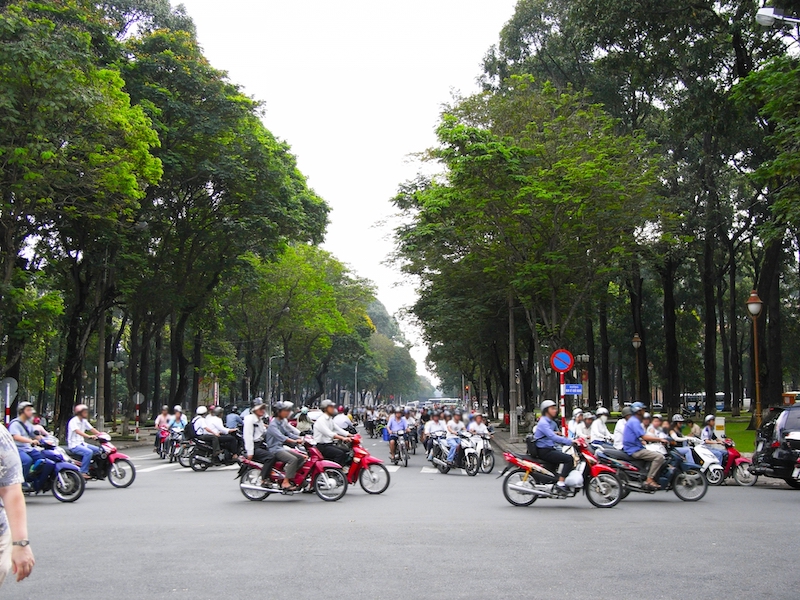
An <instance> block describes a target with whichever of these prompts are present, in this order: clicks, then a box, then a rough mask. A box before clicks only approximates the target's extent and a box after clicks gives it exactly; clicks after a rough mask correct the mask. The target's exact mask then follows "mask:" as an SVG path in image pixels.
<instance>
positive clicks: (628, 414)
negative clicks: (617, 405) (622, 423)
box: [622, 406, 633, 418]
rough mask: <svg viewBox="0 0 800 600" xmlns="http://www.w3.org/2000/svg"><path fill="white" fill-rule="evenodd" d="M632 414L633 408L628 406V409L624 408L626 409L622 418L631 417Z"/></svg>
mask: <svg viewBox="0 0 800 600" xmlns="http://www.w3.org/2000/svg"><path fill="white" fill-rule="evenodd" d="M632 414H633V411H632V410H631V407H630V406H626V407H624V408H623V409H622V416H623V418H624V417H630V416H631V415H632Z"/></svg>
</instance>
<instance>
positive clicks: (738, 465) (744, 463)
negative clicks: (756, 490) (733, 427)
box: [709, 439, 758, 487]
mask: <svg viewBox="0 0 800 600" xmlns="http://www.w3.org/2000/svg"><path fill="white" fill-rule="evenodd" d="M722 443H723V444H724V445H725V449H726V450H727V451H728V456H727V457H726V458H725V464H724V465H723V467H722V474H721V477H720V478H719V480H718V481H710V480H709V483H710V484H711V485H722V482H723V481H725V480H726V479H728V478H729V477H733V479H734V481H736V483H738V484H739V485H741V486H745V487H750V486H753V485H755V484H756V482H757V481H758V475H755V474H754V473H752V472H751V471H750V466H751V465H752V464H753V461H752V460H750V459H749V458H747V457H745V456H742V453H741V452H739V451H738V450H737V449H736V443H735V442H734V441H733V440H731V439H724V440H722Z"/></svg>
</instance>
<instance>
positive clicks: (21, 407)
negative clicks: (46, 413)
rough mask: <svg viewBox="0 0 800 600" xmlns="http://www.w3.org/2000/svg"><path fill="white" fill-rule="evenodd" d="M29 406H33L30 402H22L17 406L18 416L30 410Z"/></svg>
mask: <svg viewBox="0 0 800 600" xmlns="http://www.w3.org/2000/svg"><path fill="white" fill-rule="evenodd" d="M29 406H33V404H31V403H30V402H20V403H19V404H17V414H20V415H21V414H22V412H23V411H24V410H25V409H26V408H28V407H29Z"/></svg>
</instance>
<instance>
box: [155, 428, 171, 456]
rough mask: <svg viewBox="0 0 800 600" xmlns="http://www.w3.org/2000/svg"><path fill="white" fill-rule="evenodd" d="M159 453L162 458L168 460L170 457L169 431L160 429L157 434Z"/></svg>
mask: <svg viewBox="0 0 800 600" xmlns="http://www.w3.org/2000/svg"><path fill="white" fill-rule="evenodd" d="M156 439H157V442H158V443H157V444H156V446H157V453H158V456H159V457H160V458H167V456H168V455H169V445H168V443H169V429H167V428H166V427H160V428H159V429H158V431H157V432H156Z"/></svg>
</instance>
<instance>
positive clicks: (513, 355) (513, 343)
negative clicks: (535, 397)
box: [508, 292, 519, 444]
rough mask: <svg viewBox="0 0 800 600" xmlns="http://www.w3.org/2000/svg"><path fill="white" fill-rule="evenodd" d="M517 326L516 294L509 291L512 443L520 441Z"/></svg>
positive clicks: (509, 378)
mask: <svg viewBox="0 0 800 600" xmlns="http://www.w3.org/2000/svg"><path fill="white" fill-rule="evenodd" d="M516 362H517V328H516V325H515V324H514V294H513V293H512V292H509V293H508V412H509V413H511V414H510V415H509V419H508V423H509V425H510V431H509V436H508V441H509V442H511V443H512V444H516V443H517V442H519V430H518V427H517V425H518V424H517V377H516V372H517V370H516Z"/></svg>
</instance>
